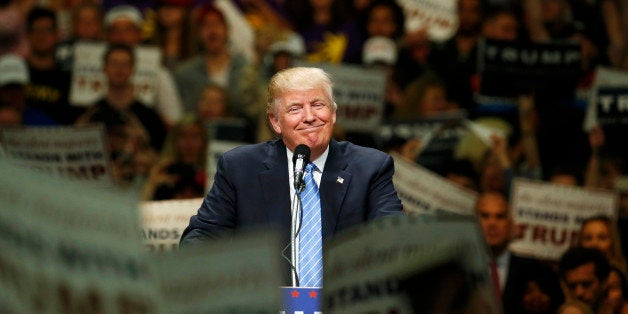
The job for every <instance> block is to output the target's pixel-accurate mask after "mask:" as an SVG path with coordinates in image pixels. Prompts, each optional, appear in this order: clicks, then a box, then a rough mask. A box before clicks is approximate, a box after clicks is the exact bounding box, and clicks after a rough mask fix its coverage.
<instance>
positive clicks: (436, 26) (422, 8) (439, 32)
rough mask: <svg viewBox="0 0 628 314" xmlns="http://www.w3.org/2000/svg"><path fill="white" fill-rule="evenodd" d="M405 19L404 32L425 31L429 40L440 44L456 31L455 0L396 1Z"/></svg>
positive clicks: (456, 14) (456, 13)
mask: <svg viewBox="0 0 628 314" xmlns="http://www.w3.org/2000/svg"><path fill="white" fill-rule="evenodd" d="M397 2H398V3H399V5H400V6H401V7H402V8H403V11H404V13H405V18H406V25H405V29H406V32H414V31H418V30H422V29H426V30H427V34H428V36H429V37H430V39H431V40H433V41H437V42H442V41H446V40H448V39H449V38H451V37H453V35H454V34H455V33H456V30H457V29H458V12H457V11H458V9H457V8H458V7H457V4H458V2H457V1H456V0H397Z"/></svg>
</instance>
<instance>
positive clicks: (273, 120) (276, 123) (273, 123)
mask: <svg viewBox="0 0 628 314" xmlns="http://www.w3.org/2000/svg"><path fill="white" fill-rule="evenodd" d="M268 121H270V125H271V126H272V127H273V131H275V133H277V134H279V135H281V126H279V119H278V118H277V117H276V116H275V115H274V114H272V113H270V114H268Z"/></svg>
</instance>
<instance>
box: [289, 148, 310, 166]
mask: <svg viewBox="0 0 628 314" xmlns="http://www.w3.org/2000/svg"><path fill="white" fill-rule="evenodd" d="M310 154H311V151H310V147H308V146H307V145H305V144H299V145H297V147H295V148H294V155H292V162H296V161H297V159H298V158H303V164H307V163H309V162H310Z"/></svg>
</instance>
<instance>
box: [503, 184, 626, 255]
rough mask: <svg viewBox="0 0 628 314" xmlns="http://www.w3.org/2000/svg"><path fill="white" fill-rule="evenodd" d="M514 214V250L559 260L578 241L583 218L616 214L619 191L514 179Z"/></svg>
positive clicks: (512, 245)
mask: <svg viewBox="0 0 628 314" xmlns="http://www.w3.org/2000/svg"><path fill="white" fill-rule="evenodd" d="M512 189H513V190H512V191H513V192H512V215H513V219H514V221H515V224H516V225H517V227H518V236H517V239H515V240H514V241H513V242H512V243H511V244H510V248H511V250H512V251H513V252H514V253H518V254H520V255H525V256H530V257H534V258H538V259H544V260H550V261H556V260H558V259H559V258H560V256H562V254H563V253H564V252H565V251H566V250H567V249H568V248H569V247H570V246H573V245H575V244H576V241H577V235H578V231H579V230H580V226H581V223H582V221H583V220H584V219H586V218H588V217H591V216H594V215H597V214H604V215H607V216H609V217H613V218H614V217H617V205H618V204H617V194H616V193H614V192H612V191H603V190H588V189H585V188H581V187H570V186H562V185H556V184H551V183H546V182H539V181H531V180H525V179H515V180H514V182H513V188H512Z"/></svg>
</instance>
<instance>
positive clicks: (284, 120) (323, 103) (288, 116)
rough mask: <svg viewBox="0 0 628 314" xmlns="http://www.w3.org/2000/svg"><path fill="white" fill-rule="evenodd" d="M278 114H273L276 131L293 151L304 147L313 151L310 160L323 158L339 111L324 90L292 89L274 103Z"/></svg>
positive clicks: (272, 120)
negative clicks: (302, 145) (298, 146)
mask: <svg viewBox="0 0 628 314" xmlns="http://www.w3.org/2000/svg"><path fill="white" fill-rule="evenodd" d="M274 105H275V109H276V110H275V112H272V113H271V114H270V123H271V124H272V126H273V130H275V132H277V134H280V135H281V136H282V137H283V141H284V143H285V144H286V146H287V147H288V149H290V150H291V151H294V148H295V147H296V146H297V145H299V144H305V145H307V146H309V147H310V149H311V151H312V156H311V159H312V160H314V159H316V158H317V157H318V156H320V155H321V154H322V153H323V152H324V151H325V149H326V148H327V145H328V144H329V141H330V140H331V134H332V131H333V127H334V123H336V111H335V110H334V109H333V104H332V102H331V99H329V97H327V95H326V94H325V92H324V90H323V89H322V88H314V89H307V90H290V91H287V92H285V93H284V94H283V95H281V96H280V97H279V99H277V100H275V104H274Z"/></svg>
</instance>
